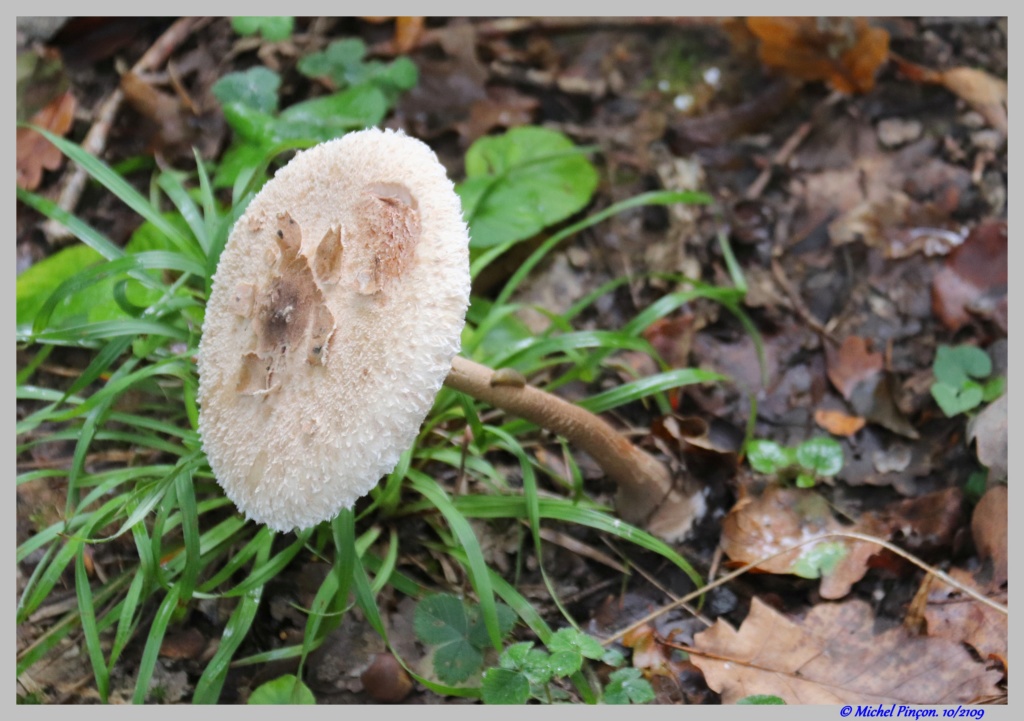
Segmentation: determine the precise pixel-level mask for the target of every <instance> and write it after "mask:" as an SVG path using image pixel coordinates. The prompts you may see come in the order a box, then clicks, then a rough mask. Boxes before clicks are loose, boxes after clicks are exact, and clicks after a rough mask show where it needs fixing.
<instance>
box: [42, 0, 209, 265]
mask: <svg viewBox="0 0 1024 721" xmlns="http://www.w3.org/2000/svg"><path fill="white" fill-rule="evenodd" d="M202 21H203V18H194V17H187V18H180V19H178V20H177V21H176V22H175V23H174V24H173V25H171V27H169V28H167V30H166V31H164V34H163V35H161V36H160V37H159V38H157V40H156V42H155V43H153V45H152V47H150V49H149V50H147V51H146V54H145V55H143V56H142V57H141V58H140V59H139V61H138V62H137V63H135V65H133V66H132V72H134V73H143V72H146V71H148V70H153V69H155V68H157V67H159V66H160V65H162V64H164V63H165V62H167V59H168V58H169V57H170V55H171V52H173V51H174V49H175V48H176V47H177V46H178V45H180V44H181V43H182V42H183V41H184V40H185V38H187V37H188V36H189V34H190V33H191V32H192V31H193V30H194V29H195V28H196V27H197V26H198V25H199V23H200V22H202ZM122 102H124V92H123V91H122V90H121V88H120V87H118V88H116V89H115V90H114V92H112V93H111V94H110V96H109V97H108V98H107V99H106V100H105V101H103V104H102V105H101V106H100V109H99V110H98V111H97V113H96V119H95V121H94V122H93V125H92V127H91V128H89V132H88V133H87V134H86V136H85V139H84V140H83V141H82V149H83V150H85V151H86V152H87V153H90V154H91V155H95V156H97V157H99V155H100V153H102V152H103V149H104V148H105V147H106V145H107V136H108V135H109V134H110V128H111V127H112V126H113V124H114V119H115V118H116V117H117V113H118V111H119V110H120V109H121V103H122ZM88 177H89V176H88V174H87V173H86V172H85V170H83V169H82V168H81V167H79V166H76V167H75V169H74V170H72V171H71V173H70V174H69V175H67V176H66V177H65V179H64V183H63V186H62V187H61V191H60V197H59V198H58V200H57V205H58V206H59V207H60V208H61V210H65V211H67V212H69V213H73V212H74V210H75V207H76V206H77V205H78V201H79V200H80V199H81V197H82V192H83V191H84V190H85V183H86V181H87V180H88ZM42 231H43V234H44V235H45V236H46V240H47V241H48V242H49V243H50V244H51V245H60V244H61V243H63V242H65V241H67V240H68V239H69V238H70V237H71V232H70V231H69V230H68V229H67V228H66V227H64V225H63V224H61V223H58V222H57V221H55V220H47V221H46V222H44V223H43V224H42Z"/></svg>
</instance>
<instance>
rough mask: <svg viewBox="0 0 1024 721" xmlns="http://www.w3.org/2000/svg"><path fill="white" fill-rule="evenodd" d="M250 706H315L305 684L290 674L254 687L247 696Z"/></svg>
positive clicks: (314, 700)
mask: <svg viewBox="0 0 1024 721" xmlns="http://www.w3.org/2000/svg"><path fill="white" fill-rule="evenodd" d="M249 703H250V704H254V705H256V704H262V705H295V704H301V705H305V706H313V705H316V697H315V696H313V692H312V691H310V690H309V687H308V686H306V684H304V683H302V681H300V680H299V679H298V678H297V677H295V676H293V675H292V674H286V675H284V676H281V677H279V678H275V679H274V680H273V681H267V682H266V683H265V684H263V685H262V686H258V687H256V689H254V690H253V692H252V694H251V695H250V696H249Z"/></svg>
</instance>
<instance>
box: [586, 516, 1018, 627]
mask: <svg viewBox="0 0 1024 721" xmlns="http://www.w3.org/2000/svg"><path fill="white" fill-rule="evenodd" d="M829 538H850V539H854V540H857V541H864V542H865V543H874V544H877V545H879V546H881V547H882V548H885V549H886V550H889V551H892V552H893V553H895V554H896V555H897V556H900V557H901V558H905V559H906V560H908V561H910V562H911V563H913V564H914V565H915V566H917V567H918V568H921V569H923V570H924V571H926V572H927V573H930V574H932V575H933V576H935V577H936V578H938V579H939V580H940V581H942V582H943V583H945V584H947V585H949V586H952V587H953V588H955V589H957V590H958V591H960V592H962V593H965V594H966V595H968V596H970V597H971V598H973V599H974V600H975V601H978V602H979V603H984V604H985V605H986V606H990V607H992V608H994V609H995V610H996V611H999V612H1000V613H1002V614H1005V615H1007V616H1008V615H1009V614H1010V609H1008V608H1007V607H1006V606H1004V605H1002V604H1001V603H996V602H995V601H993V600H991V599H989V598H986V597H985V596H983V595H982V594H980V593H978V592H977V591H975V590H974V589H973V588H970V587H968V586H965V585H964V584H962V583H960V582H959V581H957V580H956V579H954V578H953V577H951V576H949V575H947V574H945V573H943V572H942V571H940V570H939V569H937V568H934V567H933V566H929V565H928V564H927V563H925V562H924V561H922V560H921V559H919V558H918V557H917V556H914V555H912V554H910V553H907V552H906V551H904V550H903V549H902V548H900V547H899V546H897V545H894V544H892V543H889V542H888V541H884V540H882V539H881V538H875V537H874V536H868V535H865V534H863V533H855V532H852V531H834V532H832V533H823V534H821V535H820V536H815V537H814V538H808V539H807V540H806V541H801V542H800V543H796V544H793V545H792V546H789V547H788V548H785V549H784V550H782V551H778V552H776V553H772V554H770V555H767V556H764V557H763V558H759V559H757V560H756V561H752V562H751V563H748V564H746V565H745V566H741V567H740V568H737V569H736V570H735V571H733V572H732V573H727V574H725V575H724V576H722V577H721V578H719V579H718V580H717V581H714V582H713V583H709V584H708V585H706V586H704V587H703V588H699V589H697V590H696V591H693V592H691V593H688V594H686V595H685V596H683V597H682V598H680V599H679V600H678V601H673V602H672V603H670V604H668V605H667V606H662V607H661V608H659V609H658V610H657V611H652V612H651V613H649V614H647V615H646V616H644V617H643V618H641V619H640V620H639V621H636V622H634V623H631V624H630V625H628V626H626V627H625V628H624V629H622V630H621V631H617V632H616V633H614V634H613V635H611V636H609V637H608V638H606V639H604V640H603V641H601V643H602V644H603V645H605V646H607V645H609V644H611V643H613V642H615V641H617V640H619V639H620V638H622V637H623V636H625V635H626V634H627V633H630V632H631V631H634V630H636V629H638V628H640V627H641V626H644V625H646V624H648V623H650V622H651V621H653V620H654V619H656V618H657V617H658V616H661V615H662V614H664V613H668V612H669V611H671V610H673V609H675V608H678V607H680V606H682V605H683V604H685V603H687V602H689V601H692V600H693V599H695V598H697V597H698V596H701V595H703V594H705V593H707V592H708V591H710V590H711V589H713V588H717V587H718V586H721V585H722V584H724V583H728V582H729V581H731V580H733V579H734V578H737V577H739V576H742V575H743V574H744V573H746V572H747V571H751V570H753V569H755V568H757V567H758V566H760V565H761V564H762V563H765V562H767V561H770V560H772V559H773V558H778V557H779V556H783V555H785V554H787V553H789V552H790V551H793V550H794V549H797V548H801V547H802V546H806V545H807V544H809V543H817V542H818V541H824V540H826V539H829Z"/></svg>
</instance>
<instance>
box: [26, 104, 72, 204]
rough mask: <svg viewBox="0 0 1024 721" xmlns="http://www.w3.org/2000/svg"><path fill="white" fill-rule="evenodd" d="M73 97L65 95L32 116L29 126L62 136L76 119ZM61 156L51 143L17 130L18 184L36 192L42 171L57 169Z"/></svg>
mask: <svg viewBox="0 0 1024 721" xmlns="http://www.w3.org/2000/svg"><path fill="white" fill-rule="evenodd" d="M75 106H76V103H75V98H74V96H73V95H72V94H71V93H70V92H65V93H63V94H61V95H59V96H58V97H56V98H54V99H53V100H52V101H50V103H49V104H48V105H47V106H46V107H44V108H43V109H42V110H40V111H39V112H38V113H36V114H35V115H34V116H32V119H31V120H30V121H29V122H30V123H31V124H32V125H35V126H38V127H40V128H43V129H45V130H49V131H50V132H51V133H53V134H54V135H61V136H63V135H65V134H66V133H67V132H68V131H69V130H70V129H71V124H72V122H73V121H74V119H75ZM63 158H64V155H63V154H62V153H61V152H60V151H59V150H57V148H56V147H54V146H53V145H51V144H50V141H49V140H47V139H46V138H44V137H43V136H42V135H40V134H39V133H37V132H36V131H35V130H31V129H30V128H18V134H17V150H16V163H17V171H18V172H17V182H18V186H19V187H21V188H24V189H25V190H35V189H36V188H38V187H39V183H40V182H41V181H42V179H43V170H56V169H57V168H59V167H60V163H61V160H63Z"/></svg>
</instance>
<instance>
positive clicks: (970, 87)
mask: <svg viewBox="0 0 1024 721" xmlns="http://www.w3.org/2000/svg"><path fill="white" fill-rule="evenodd" d="M940 75H941V78H942V84H943V85H945V86H946V88H947V89H948V90H949V91H950V92H953V93H955V94H956V95H958V96H959V97H961V98H963V99H964V100H965V101H967V103H968V104H970V106H971V107H973V108H974V109H975V110H977V111H978V112H979V113H981V115H982V117H984V118H985V120H987V121H988V123H989V125H991V126H992V127H993V128H995V129H996V130H998V131H1000V132H1001V133H1003V135H1006V133H1007V130H1008V127H1007V117H1006V101H1007V96H1008V88H1007V85H1006V81H1005V80H1000V79H999V78H996V77H993V76H992V75H989V74H988V73H986V72H985V71H984V70H977V69H975V68H951V69H949V70H946V71H945V72H943V73H940Z"/></svg>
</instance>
